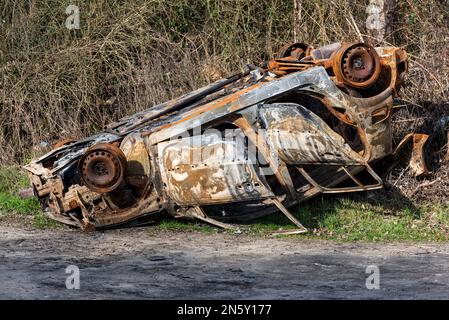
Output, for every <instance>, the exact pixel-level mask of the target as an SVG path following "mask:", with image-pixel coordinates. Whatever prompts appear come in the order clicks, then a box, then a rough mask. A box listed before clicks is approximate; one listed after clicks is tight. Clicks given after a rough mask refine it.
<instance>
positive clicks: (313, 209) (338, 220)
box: [159, 195, 449, 242]
mask: <svg viewBox="0 0 449 320" xmlns="http://www.w3.org/2000/svg"><path fill="white" fill-rule="evenodd" d="M380 199H382V198H380ZM291 212H292V213H293V214H294V215H295V216H296V218H298V219H299V220H300V221H301V223H302V224H303V225H304V226H306V227H307V228H308V229H309V231H310V232H309V233H308V234H303V235H292V236H288V237H300V238H312V239H327V240H338V241H367V242H386V241H448V240H449V204H433V205H423V206H419V207H416V206H414V205H413V204H411V203H408V202H406V201H404V200H397V199H388V201H386V200H378V201H373V200H369V199H367V198H365V197H363V196H357V195H356V196H352V197H345V198H340V197H334V198H331V197H328V198H317V199H315V200H311V201H310V202H307V203H304V204H302V205H301V206H299V207H297V208H292V209H291ZM159 227H160V228H162V229H169V230H177V231H197V232H209V233H210V232H213V231H214V230H216V229H215V228H214V227H212V226H208V225H205V224H199V223H190V222H183V221H178V220H163V221H162V222H161V223H160V225H159ZM240 228H241V230H242V231H243V232H244V233H247V234H249V235H254V236H267V235H270V234H271V233H273V232H276V231H284V230H293V229H295V226H294V225H293V224H292V223H291V222H290V221H289V220H288V219H287V218H285V217H284V216H283V215H281V214H280V213H275V214H272V215H270V216H267V217H264V218H261V219H258V220H256V221H255V222H254V223H252V224H248V225H240ZM231 233H232V231H231ZM281 237H285V236H281Z"/></svg>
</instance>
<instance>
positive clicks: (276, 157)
mask: <svg viewBox="0 0 449 320" xmlns="http://www.w3.org/2000/svg"><path fill="white" fill-rule="evenodd" d="M407 69H408V64H407V54H406V52H405V51H404V50H403V49H401V48H395V47H376V48H374V47H371V46H369V45H367V44H364V43H334V44H331V45H328V46H325V47H321V48H313V47H312V46H309V45H307V44H303V43H296V44H293V45H288V46H285V47H284V48H282V49H281V51H280V53H279V54H278V56H277V57H276V58H275V59H273V60H271V61H268V62H265V63H263V64H261V65H260V66H259V67H255V66H252V65H250V66H247V69H246V70H245V71H244V72H241V73H239V74H236V75H233V76H231V77H228V78H225V79H221V80H219V81H217V82H215V83H212V84H210V85H208V86H206V87H203V88H200V89H197V90H195V91H193V92H191V93H188V94H185V95H183V96H181V97H179V98H176V99H173V100H170V101H168V102H165V103H162V104H159V105H156V106H153V107H151V108H149V109H147V110H144V111H142V112H139V113H136V114H133V115H130V116H128V117H125V118H122V119H121V120H119V121H118V122H115V123H112V124H110V125H109V126H108V127H107V128H105V130H104V132H102V133H99V134H96V135H94V136H91V137H89V138H86V139H83V140H79V141H75V140H65V141H62V142H61V143H58V144H57V145H55V147H54V149H53V150H52V151H51V152H49V153H48V154H46V155H45V156H43V157H41V158H39V159H36V160H34V161H32V162H31V163H30V164H29V165H27V166H25V169H26V170H27V171H28V173H29V176H30V180H31V183H32V187H33V190H34V194H35V196H36V197H37V198H38V199H39V201H40V202H41V204H42V206H43V207H44V208H45V209H46V212H47V213H48V214H49V215H50V216H51V217H52V218H53V219H55V220H58V221H60V222H62V223H66V224H69V225H73V226H77V227H80V228H82V229H85V230H91V229H95V228H103V227H109V226H115V225H121V224H125V223H130V222H136V223H139V222H142V221H146V220H148V219H152V217H154V216H156V215H157V214H158V213H161V212H166V213H169V214H171V215H173V216H174V217H187V218H196V219H201V220H203V221H206V222H208V223H212V224H214V225H217V226H220V227H224V228H227V227H230V225H229V224H227V222H229V221H237V220H240V221H242V220H251V219H255V218H257V217H261V216H263V215H267V214H270V213H273V212H275V211H280V212H281V213H282V214H284V215H285V216H287V218H289V219H290V220H291V221H292V222H293V223H295V224H296V225H297V227H298V229H297V230H295V231H294V232H297V233H302V232H305V231H306V229H305V228H304V227H303V226H302V225H301V223H300V222H299V221H297V220H296V219H295V218H294V216H293V215H291V214H290V212H289V211H288V209H287V208H288V207H290V206H292V205H296V204H298V203H300V202H303V201H305V200H307V199H310V198H312V197H314V196H316V195H318V194H321V193H342V192H356V191H366V190H374V189H379V188H381V187H382V185H383V181H382V179H381V178H380V177H379V175H378V174H377V173H376V172H375V171H374V170H373V168H372V166H371V165H372V164H373V163H375V162H376V161H379V160H381V159H384V158H386V157H387V156H394V155H395V154H396V153H397V152H398V150H399V149H400V148H401V147H402V146H403V145H404V144H406V143H407V142H408V141H413V143H414V144H415V145H416V148H415V149H414V152H413V156H412V164H413V168H414V170H415V172H416V173H417V174H424V173H425V172H426V170H427V168H426V167H425V163H424V162H423V158H422V152H423V151H422V150H423V146H424V143H425V142H426V139H427V138H426V136H424V135H409V136H407V137H406V139H405V140H404V141H403V142H401V143H400V144H399V146H398V147H397V148H396V150H395V149H394V148H393V144H392V130H391V114H392V108H393V98H394V97H395V96H396V95H397V94H398V92H399V90H400V87H401V85H402V83H403V81H404V76H405V74H406V72H407Z"/></svg>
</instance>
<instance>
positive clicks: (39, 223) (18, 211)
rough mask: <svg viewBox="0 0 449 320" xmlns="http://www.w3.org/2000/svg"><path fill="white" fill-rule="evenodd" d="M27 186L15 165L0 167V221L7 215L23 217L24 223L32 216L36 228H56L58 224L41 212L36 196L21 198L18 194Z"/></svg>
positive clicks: (26, 180)
mask: <svg viewBox="0 0 449 320" xmlns="http://www.w3.org/2000/svg"><path fill="white" fill-rule="evenodd" d="M28 187H29V181H28V178H27V176H26V175H25V174H23V173H22V172H21V171H20V169H19V168H18V167H16V166H11V167H5V168H0V223H1V221H2V220H3V219H5V218H8V217H13V216H14V217H16V218H18V219H19V220H20V218H23V221H24V223H26V221H28V220H27V219H28V218H30V217H31V218H32V219H31V220H32V224H33V226H35V227H36V228H39V229H44V228H57V227H58V226H59V225H60V224H59V223H57V222H55V221H53V220H52V219H50V218H49V217H47V215H45V213H44V212H42V210H41V207H40V205H39V202H38V201H37V199H36V198H34V197H33V198H27V199H22V198H21V197H20V196H19V195H18V194H19V191H20V190H21V189H23V188H28Z"/></svg>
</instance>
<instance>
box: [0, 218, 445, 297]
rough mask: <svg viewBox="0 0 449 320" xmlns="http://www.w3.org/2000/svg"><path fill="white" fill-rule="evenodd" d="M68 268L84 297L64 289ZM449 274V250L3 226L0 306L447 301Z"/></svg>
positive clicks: (150, 230) (148, 230)
mask: <svg viewBox="0 0 449 320" xmlns="http://www.w3.org/2000/svg"><path fill="white" fill-rule="evenodd" d="M69 265H76V266H78V267H79V269H80V289H79V290H68V289H67V288H66V286H65V281H66V277H67V276H68V275H67V274H66V273H65V269H66V267H67V266H69ZM368 265H377V266H378V267H379V270H380V289H379V290H368V289H367V288H366V285H365V281H366V278H367V277H368V274H366V273H365V271H366V267H367V266H368ZM448 267H449V244H427V243H426V244H411V243H410V244H404V243H402V244H394V243H389V244H361V243H335V242H329V241H312V240H307V239H300V238H268V237H266V238H264V237H252V236H251V237H250V236H246V235H229V234H222V233H217V234H203V233H196V232H191V233H189V232H169V231H161V230H155V229H153V228H151V227H146V228H134V229H122V230H112V231H106V232H97V233H91V234H86V233H81V232H79V231H76V230H71V229H61V230H53V231H51V230H36V229H33V228H31V227H20V226H0V298H1V299H10V298H12V299H24V298H26V299H102V298H112V299H121V298H131V299H135V298H137V299H184V298H186V299H217V298H218V299H404V298H405V299H421V298H422V299H429V298H435V299H447V298H448V297H449V268H448Z"/></svg>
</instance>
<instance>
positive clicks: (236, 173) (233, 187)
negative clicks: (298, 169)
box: [158, 134, 273, 205]
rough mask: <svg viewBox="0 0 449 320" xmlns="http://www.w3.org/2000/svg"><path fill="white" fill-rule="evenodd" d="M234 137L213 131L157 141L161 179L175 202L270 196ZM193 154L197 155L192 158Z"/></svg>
mask: <svg viewBox="0 0 449 320" xmlns="http://www.w3.org/2000/svg"><path fill="white" fill-rule="evenodd" d="M239 147H241V146H239V143H238V142H236V141H235V140H233V141H226V140H223V139H222V138H221V137H218V136H217V135H215V134H209V135H202V136H194V137H192V138H185V139H181V140H178V141H167V142H163V143H160V144H158V148H159V152H158V154H159V155H160V156H159V159H160V162H159V165H160V168H161V175H162V181H163V182H164V183H165V185H166V188H167V192H168V195H169V197H170V198H172V199H173V200H174V201H175V202H176V203H177V204H178V205H192V204H195V205H208V204H214V203H228V202H236V201H248V200H254V199H263V198H267V197H272V196H273V193H272V192H271V191H270V190H268V189H267V188H266V187H265V185H264V184H263V183H262V181H261V180H260V179H259V178H258V176H257V173H256V171H255V170H254V167H253V166H252V165H251V164H250V163H249V161H248V159H246V156H245V153H244V152H243V149H242V148H239ZM195 155H196V156H197V158H198V159H195Z"/></svg>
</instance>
